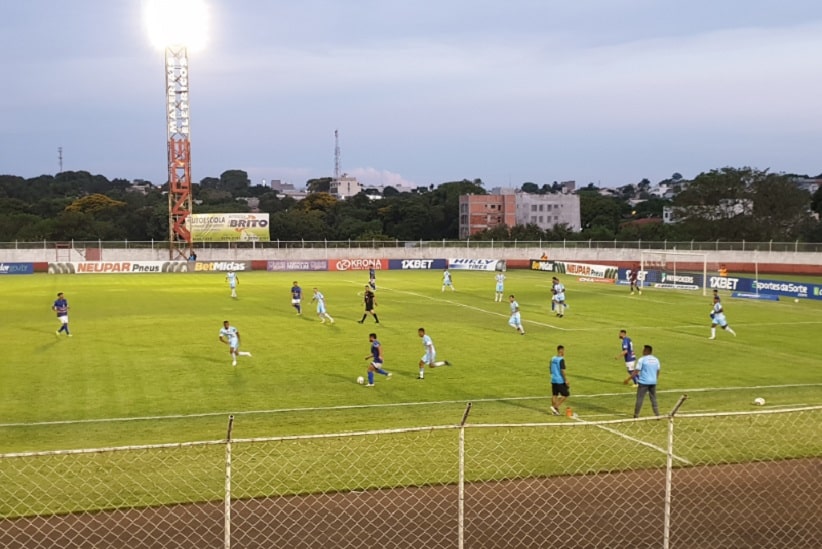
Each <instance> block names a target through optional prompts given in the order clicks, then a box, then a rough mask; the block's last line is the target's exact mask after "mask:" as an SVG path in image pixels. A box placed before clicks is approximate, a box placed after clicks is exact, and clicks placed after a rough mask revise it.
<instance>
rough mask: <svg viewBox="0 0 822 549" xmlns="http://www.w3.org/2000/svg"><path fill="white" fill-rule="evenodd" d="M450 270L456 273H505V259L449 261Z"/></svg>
mask: <svg viewBox="0 0 822 549" xmlns="http://www.w3.org/2000/svg"><path fill="white" fill-rule="evenodd" d="M448 268H449V269H451V270H454V271H504V270H505V260H504V259H449V260H448Z"/></svg>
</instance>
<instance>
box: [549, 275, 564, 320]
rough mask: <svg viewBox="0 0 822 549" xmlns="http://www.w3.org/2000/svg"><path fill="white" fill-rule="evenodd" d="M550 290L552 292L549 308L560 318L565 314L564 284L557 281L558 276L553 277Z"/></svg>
mask: <svg viewBox="0 0 822 549" xmlns="http://www.w3.org/2000/svg"><path fill="white" fill-rule="evenodd" d="M551 291H552V292H553V293H554V297H553V298H552V301H553V305H552V306H551V310H552V311H554V312H555V313H556V315H557V316H558V317H560V318H562V317H563V316H565V285H564V284H563V283H562V282H560V281H559V278H557V277H554V278H553V287H552V290H551Z"/></svg>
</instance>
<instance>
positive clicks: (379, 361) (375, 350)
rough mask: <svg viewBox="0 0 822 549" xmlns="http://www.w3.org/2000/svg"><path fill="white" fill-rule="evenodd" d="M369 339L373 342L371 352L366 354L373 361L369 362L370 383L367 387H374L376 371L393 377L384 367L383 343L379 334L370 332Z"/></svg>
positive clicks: (367, 358)
mask: <svg viewBox="0 0 822 549" xmlns="http://www.w3.org/2000/svg"><path fill="white" fill-rule="evenodd" d="M368 341H369V342H370V343H371V352H370V353H369V354H368V355H366V357H365V359H366V360H370V361H371V362H370V363H369V364H368V384H367V385H366V387H373V386H374V372H377V373H378V374H380V375H383V376H385V377H386V378H387V379H391V372H387V371H385V370H384V369H383V367H382V366H383V358H382V345H380V342H379V340H378V339H377V334H375V333H370V334H368Z"/></svg>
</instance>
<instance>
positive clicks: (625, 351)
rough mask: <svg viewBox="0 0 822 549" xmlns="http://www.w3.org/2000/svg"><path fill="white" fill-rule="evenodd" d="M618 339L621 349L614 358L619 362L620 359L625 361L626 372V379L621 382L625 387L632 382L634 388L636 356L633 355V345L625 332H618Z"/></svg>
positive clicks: (635, 382)
mask: <svg viewBox="0 0 822 549" xmlns="http://www.w3.org/2000/svg"><path fill="white" fill-rule="evenodd" d="M619 339H620V340H621V341H622V344H621V349H620V352H619V354H618V355H617V356H616V359H617V360H619V359H620V358H621V359H623V360H625V369H626V370H627V372H628V378H627V379H626V380H625V381H623V383H624V384H625V385H628V384H629V383H631V382H633V383H634V385H635V386H636V384H637V381H636V377H634V366H636V354H635V353H634V343H633V341H631V338H630V337H628V332H626V331H625V330H620V331H619Z"/></svg>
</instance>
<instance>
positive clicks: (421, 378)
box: [417, 376, 425, 379]
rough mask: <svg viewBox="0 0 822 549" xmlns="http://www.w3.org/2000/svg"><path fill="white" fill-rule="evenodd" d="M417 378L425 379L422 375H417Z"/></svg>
mask: <svg viewBox="0 0 822 549" xmlns="http://www.w3.org/2000/svg"><path fill="white" fill-rule="evenodd" d="M417 379H425V378H424V377H422V376H417Z"/></svg>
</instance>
